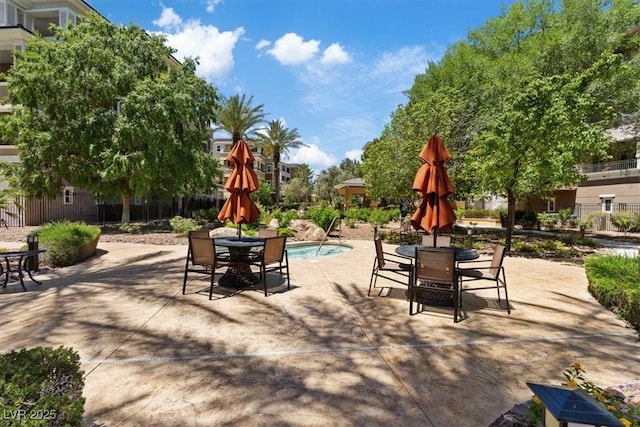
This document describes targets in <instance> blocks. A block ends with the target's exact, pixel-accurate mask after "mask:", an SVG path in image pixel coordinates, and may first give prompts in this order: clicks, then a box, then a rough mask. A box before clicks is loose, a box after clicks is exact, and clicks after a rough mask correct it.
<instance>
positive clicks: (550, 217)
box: [536, 212, 558, 230]
mask: <svg viewBox="0 0 640 427" xmlns="http://www.w3.org/2000/svg"><path fill="white" fill-rule="evenodd" d="M536 218H537V219H538V222H539V223H540V225H542V226H543V227H546V228H549V229H551V230H553V229H554V228H555V226H556V224H557V223H558V217H557V216H556V215H554V214H551V213H547V212H540V213H539V214H537V215H536Z"/></svg>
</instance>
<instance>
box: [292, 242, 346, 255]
mask: <svg viewBox="0 0 640 427" xmlns="http://www.w3.org/2000/svg"><path fill="white" fill-rule="evenodd" d="M319 246H320V243H288V244H287V255H288V256H289V259H306V258H317V257H321V256H329V255H338V254H342V253H345V252H347V251H350V250H351V249H353V247H351V246H348V245H337V244H335V243H325V244H323V245H322V247H321V248H320V250H318V247H319Z"/></svg>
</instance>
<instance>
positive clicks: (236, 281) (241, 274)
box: [218, 263, 260, 288]
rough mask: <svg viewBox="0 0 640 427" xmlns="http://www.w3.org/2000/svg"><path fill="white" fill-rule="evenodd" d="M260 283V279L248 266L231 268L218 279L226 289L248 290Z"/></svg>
mask: <svg viewBox="0 0 640 427" xmlns="http://www.w3.org/2000/svg"><path fill="white" fill-rule="evenodd" d="M258 282H260V278H259V277H258V276H256V274H255V273H254V272H253V271H252V270H251V267H250V266H249V265H246V264H242V263H241V264H240V265H239V266H233V267H229V268H228V269H227V271H225V273H224V274H223V275H222V276H221V277H220V279H218V284H219V285H220V286H223V287H226V288H246V287H249V286H253V285H255V284H256V283H258Z"/></svg>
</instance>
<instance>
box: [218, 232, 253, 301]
mask: <svg viewBox="0 0 640 427" xmlns="http://www.w3.org/2000/svg"><path fill="white" fill-rule="evenodd" d="M215 244H216V246H222V247H225V248H228V249H229V256H230V259H231V261H232V263H231V266H230V267H229V268H228V269H227V271H226V272H225V273H224V274H223V275H222V277H220V280H218V283H219V284H220V285H221V286H226V287H236V288H242V287H246V286H253V285H255V284H256V283H258V282H259V281H260V279H259V278H258V277H257V276H256V275H255V274H254V273H253V271H252V270H251V264H252V262H253V261H255V260H256V259H257V256H258V255H257V254H256V253H254V252H252V251H251V249H253V248H259V247H261V246H264V238H260V237H242V238H239V239H238V238H237V237H225V238H216V239H215Z"/></svg>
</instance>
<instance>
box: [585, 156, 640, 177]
mask: <svg viewBox="0 0 640 427" xmlns="http://www.w3.org/2000/svg"><path fill="white" fill-rule="evenodd" d="M637 168H638V159H630V160H619V161H617V162H606V163H593V164H583V165H580V166H579V169H580V172H582V173H583V174H585V175H588V174H590V173H598V172H606V171H624V170H627V169H637Z"/></svg>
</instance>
